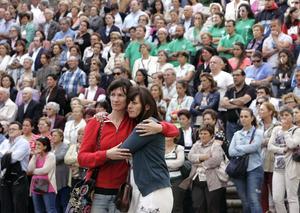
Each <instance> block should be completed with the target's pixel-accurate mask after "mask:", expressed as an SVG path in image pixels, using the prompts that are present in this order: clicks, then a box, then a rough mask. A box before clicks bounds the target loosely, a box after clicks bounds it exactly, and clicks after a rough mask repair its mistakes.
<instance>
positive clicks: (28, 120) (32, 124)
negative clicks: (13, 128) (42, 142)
mask: <svg viewBox="0 0 300 213" xmlns="http://www.w3.org/2000/svg"><path fill="white" fill-rule="evenodd" d="M25 121H27V122H29V123H30V126H32V127H34V123H33V120H32V119H30V118H25V119H24V120H23V123H24V122H25Z"/></svg>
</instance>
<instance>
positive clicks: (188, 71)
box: [175, 51, 195, 82]
mask: <svg viewBox="0 0 300 213" xmlns="http://www.w3.org/2000/svg"><path fill="white" fill-rule="evenodd" d="M177 57H178V58H177V61H178V62H179V66H178V67H175V72H176V77H177V80H180V79H182V80H185V81H187V82H190V81H191V80H192V78H193V76H194V73H195V67H194V65H191V64H190V63H188V59H189V53H188V52H185V51H181V52H179V53H178V55H177Z"/></svg>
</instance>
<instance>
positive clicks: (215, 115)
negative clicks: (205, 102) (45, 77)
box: [202, 109, 218, 122]
mask: <svg viewBox="0 0 300 213" xmlns="http://www.w3.org/2000/svg"><path fill="white" fill-rule="evenodd" d="M205 115H210V116H211V118H212V119H213V120H215V121H216V122H217V119H218V113H217V112H216V111H215V110H213V109H206V110H204V112H203V113H202V117H204V116H205Z"/></svg>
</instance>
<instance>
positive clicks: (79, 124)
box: [64, 106, 86, 145]
mask: <svg viewBox="0 0 300 213" xmlns="http://www.w3.org/2000/svg"><path fill="white" fill-rule="evenodd" d="M83 114H84V108H83V107H82V106H75V107H73V108H72V118H73V120H70V121H68V122H67V123H66V126H65V130H64V143H66V144H68V145H69V144H74V143H76V142H77V137H78V130H79V129H81V128H84V127H85V125H86V122H85V120H84V119H83Z"/></svg>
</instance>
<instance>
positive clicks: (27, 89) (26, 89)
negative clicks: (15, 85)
mask: <svg viewBox="0 0 300 213" xmlns="http://www.w3.org/2000/svg"><path fill="white" fill-rule="evenodd" d="M23 92H28V93H30V94H31V95H32V93H33V90H32V88H31V87H25V88H24V89H23Z"/></svg>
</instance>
